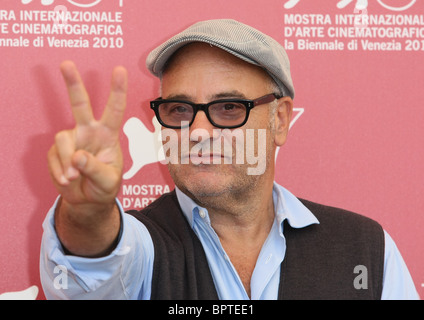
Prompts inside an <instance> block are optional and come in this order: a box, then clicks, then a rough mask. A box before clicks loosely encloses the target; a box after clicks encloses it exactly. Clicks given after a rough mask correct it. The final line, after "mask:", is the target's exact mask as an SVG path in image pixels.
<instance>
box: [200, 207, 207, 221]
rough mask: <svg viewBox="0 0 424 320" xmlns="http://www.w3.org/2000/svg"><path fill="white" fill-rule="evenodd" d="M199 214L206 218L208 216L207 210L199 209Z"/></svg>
mask: <svg viewBox="0 0 424 320" xmlns="http://www.w3.org/2000/svg"><path fill="white" fill-rule="evenodd" d="M199 216H200V218H202V219H205V217H206V212H205V210H203V209H200V210H199Z"/></svg>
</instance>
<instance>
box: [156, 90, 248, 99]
mask: <svg viewBox="0 0 424 320" xmlns="http://www.w3.org/2000/svg"><path fill="white" fill-rule="evenodd" d="M230 98H231V99H247V98H246V95H245V94H243V93H242V92H240V91H238V90H232V91H224V92H220V93H217V94H213V95H211V96H209V101H214V100H219V99H230ZM164 99H166V100H186V101H193V100H194V99H193V97H191V96H190V95H187V94H171V95H169V96H168V97H166V98H164Z"/></svg>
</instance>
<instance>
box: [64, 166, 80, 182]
mask: <svg viewBox="0 0 424 320" xmlns="http://www.w3.org/2000/svg"><path fill="white" fill-rule="evenodd" d="M77 176H78V170H77V169H75V168H73V167H69V168H68V171H67V172H66V177H67V178H68V179H73V178H76V177H77Z"/></svg>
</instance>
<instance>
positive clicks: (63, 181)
mask: <svg viewBox="0 0 424 320" xmlns="http://www.w3.org/2000/svg"><path fill="white" fill-rule="evenodd" d="M59 183H60V184H61V185H64V186H66V185H68V184H69V180H68V179H66V177H65V176H64V175H61V177H60V179H59Z"/></svg>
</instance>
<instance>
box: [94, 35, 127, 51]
mask: <svg viewBox="0 0 424 320" xmlns="http://www.w3.org/2000/svg"><path fill="white" fill-rule="evenodd" d="M123 46H124V39H122V38H106V37H103V38H100V37H95V38H94V43H93V48H102V49H106V48H110V49H114V48H119V49H120V48H122V47H123Z"/></svg>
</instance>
